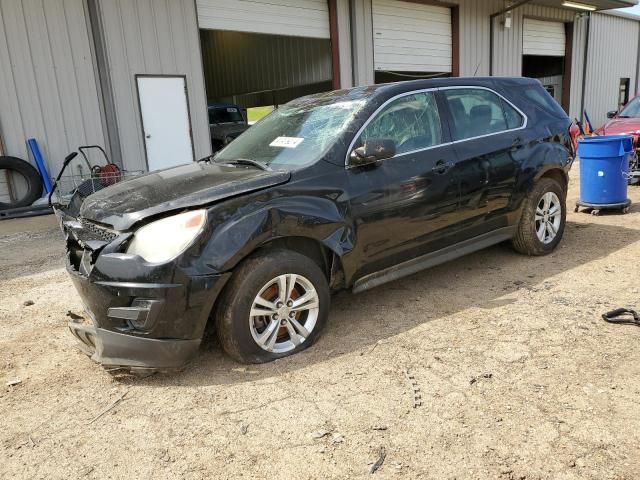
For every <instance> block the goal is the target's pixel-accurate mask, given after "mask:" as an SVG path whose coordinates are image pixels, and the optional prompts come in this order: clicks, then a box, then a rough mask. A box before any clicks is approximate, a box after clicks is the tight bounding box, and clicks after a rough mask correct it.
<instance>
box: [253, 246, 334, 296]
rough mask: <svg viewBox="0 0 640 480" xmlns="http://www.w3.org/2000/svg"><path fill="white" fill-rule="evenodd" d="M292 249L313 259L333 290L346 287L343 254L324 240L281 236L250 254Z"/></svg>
mask: <svg viewBox="0 0 640 480" xmlns="http://www.w3.org/2000/svg"><path fill="white" fill-rule="evenodd" d="M277 249H282V250H291V251H293V252H296V253H299V254H301V255H304V256H306V257H309V258H310V259H311V260H313V261H314V262H315V263H316V264H317V265H318V267H320V269H321V270H322V271H323V272H324V274H325V275H326V277H327V282H328V283H329V287H330V288H331V289H332V290H337V289H340V288H343V287H344V278H345V276H344V269H343V265H342V259H341V256H340V255H339V254H338V252H336V251H335V250H334V249H332V248H331V247H329V246H328V245H327V244H325V243H323V242H322V241H320V240H318V239H315V238H311V237H305V236H297V235H292V236H280V237H275V238H271V239H269V240H267V241H266V242H264V243H262V244H261V245H259V246H258V247H257V248H256V249H255V250H253V251H252V252H251V253H250V254H249V255H247V256H250V255H256V254H259V253H260V252H263V251H269V250H277Z"/></svg>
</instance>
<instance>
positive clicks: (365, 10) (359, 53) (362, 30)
mask: <svg viewBox="0 0 640 480" xmlns="http://www.w3.org/2000/svg"><path fill="white" fill-rule="evenodd" d="M371 16H372V12H371V0H352V2H351V38H352V41H353V47H352V61H353V83H354V85H371V84H373V83H374V75H373V22H372V18H371Z"/></svg>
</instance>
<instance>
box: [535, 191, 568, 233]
mask: <svg viewBox="0 0 640 480" xmlns="http://www.w3.org/2000/svg"><path fill="white" fill-rule="evenodd" d="M561 223H562V204H561V203H560V199H559V198H558V196H557V195H556V194H555V193H553V192H547V193H545V194H544V195H543V196H542V198H541V199H540V201H539V202H538V205H537V207H536V216H535V224H536V225H535V229H536V235H537V236H538V240H540V241H541V242H542V243H544V244H545V245H546V244H549V243H551V242H553V240H554V239H555V238H556V236H557V235H558V230H559V229H560V224H561Z"/></svg>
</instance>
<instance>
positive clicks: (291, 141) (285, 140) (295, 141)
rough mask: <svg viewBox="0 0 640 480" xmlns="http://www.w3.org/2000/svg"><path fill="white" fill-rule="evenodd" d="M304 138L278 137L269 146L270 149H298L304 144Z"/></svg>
mask: <svg viewBox="0 0 640 480" xmlns="http://www.w3.org/2000/svg"><path fill="white" fill-rule="evenodd" d="M303 140H304V138H299V137H278V138H276V139H275V140H274V141H273V142H271V143H270V144H269V146H270V147H283V148H296V147H297V146H298V145H300V144H301V143H302V141H303Z"/></svg>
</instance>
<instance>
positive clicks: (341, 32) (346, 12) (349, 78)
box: [336, 0, 353, 88]
mask: <svg viewBox="0 0 640 480" xmlns="http://www.w3.org/2000/svg"><path fill="white" fill-rule="evenodd" d="M336 4H337V11H338V48H339V51H340V84H341V85H342V88H349V87H352V86H353V66H352V63H351V18H350V7H349V0H337V2H336Z"/></svg>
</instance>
